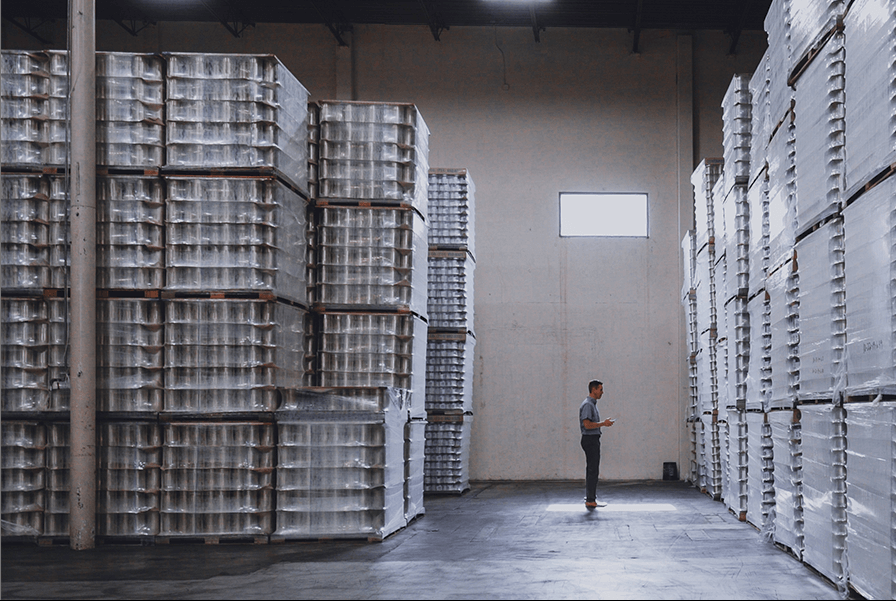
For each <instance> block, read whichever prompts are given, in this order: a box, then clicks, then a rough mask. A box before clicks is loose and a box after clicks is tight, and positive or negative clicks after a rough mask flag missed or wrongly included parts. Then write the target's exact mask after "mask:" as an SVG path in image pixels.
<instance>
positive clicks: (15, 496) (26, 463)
mask: <svg viewBox="0 0 896 601" xmlns="http://www.w3.org/2000/svg"><path fill="white" fill-rule="evenodd" d="M4 396H5V395H4ZM0 436H2V470H0V472H2V480H3V483H2V502H0V505H2V509H0V512H2V519H0V528H2V533H3V536H37V535H40V534H42V533H43V507H44V500H45V496H46V482H45V469H44V468H45V465H46V430H45V426H44V425H43V424H39V423H36V422H17V421H10V420H4V421H3V423H2V427H0Z"/></svg>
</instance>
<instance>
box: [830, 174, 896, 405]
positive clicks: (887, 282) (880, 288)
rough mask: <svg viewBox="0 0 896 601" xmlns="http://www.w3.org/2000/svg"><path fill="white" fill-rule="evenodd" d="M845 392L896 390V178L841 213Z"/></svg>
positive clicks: (862, 197) (867, 193)
mask: <svg viewBox="0 0 896 601" xmlns="http://www.w3.org/2000/svg"><path fill="white" fill-rule="evenodd" d="M843 220H844V225H843V227H844V231H845V240H844V246H845V248H844V262H845V267H844V268H845V272H846V273H845V289H846V299H847V301H846V324H847V327H846V371H847V392H849V393H850V394H861V393H865V394H877V393H879V392H882V391H885V390H888V389H889V391H890V393H891V394H892V392H893V389H894V388H896V302H894V299H896V286H894V281H896V178H893V177H890V178H888V179H886V180H884V181H883V182H881V183H880V184H879V185H877V186H876V187H874V188H872V189H870V190H868V191H867V192H865V193H864V194H863V195H862V196H860V197H858V199H856V201H855V202H854V203H852V204H851V205H850V206H848V207H846V209H844V210H843Z"/></svg>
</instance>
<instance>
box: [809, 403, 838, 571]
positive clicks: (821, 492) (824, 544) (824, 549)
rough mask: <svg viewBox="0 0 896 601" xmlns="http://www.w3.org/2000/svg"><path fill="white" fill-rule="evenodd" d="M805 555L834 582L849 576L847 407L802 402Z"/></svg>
mask: <svg viewBox="0 0 896 601" xmlns="http://www.w3.org/2000/svg"><path fill="white" fill-rule="evenodd" d="M799 409H800V414H801V418H800V422H801V424H802V437H801V441H802V460H803V522H804V530H803V531H804V545H805V550H804V552H803V561H805V562H806V563H808V564H809V565H810V566H812V567H813V568H815V569H816V570H818V571H819V572H820V573H821V574H822V575H824V576H825V577H826V578H828V579H829V580H831V581H832V582H835V583H838V582H839V583H841V584H843V582H842V581H841V579H842V578H843V577H844V576H845V566H844V564H843V561H844V552H845V549H846V537H847V511H846V503H847V489H846V471H847V466H846V461H847V456H846V411H845V410H844V409H843V407H838V406H835V405H832V404H830V403H826V404H817V405H808V404H802V405H800V406H799Z"/></svg>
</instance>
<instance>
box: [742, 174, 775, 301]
mask: <svg viewBox="0 0 896 601" xmlns="http://www.w3.org/2000/svg"><path fill="white" fill-rule="evenodd" d="M768 189H769V181H768V176H767V174H766V173H763V174H762V175H760V176H758V177H757V179H755V180H753V183H752V184H751V185H750V189H749V191H748V192H747V202H748V203H749V204H750V250H749V252H750V258H749V269H750V277H749V291H750V295H753V294H756V293H757V292H759V291H760V290H762V289H764V288H765V278H766V276H767V275H768V269H769V232H770V230H769V206H768Z"/></svg>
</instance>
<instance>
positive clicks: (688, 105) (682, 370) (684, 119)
mask: <svg viewBox="0 0 896 601" xmlns="http://www.w3.org/2000/svg"><path fill="white" fill-rule="evenodd" d="M676 45H677V53H676V60H675V65H676V68H675V84H676V94H675V95H676V102H675V104H676V111H677V118H676V122H677V128H678V132H677V135H676V140H677V146H678V148H677V149H676V150H677V155H678V237H677V238H676V240H678V242H679V243H680V242H681V240H682V238H684V233H685V232H686V231H687V230H689V229H691V228H693V227H694V190H693V186H692V185H691V174H692V173H693V171H694V167H695V165H694V50H693V45H694V41H693V38H692V37H691V36H690V35H679V36H677V43H676ZM679 252H680V250H679ZM683 269H684V267H683V262H682V261H681V260H679V261H678V270H679V278H678V281H679V282H683V281H684V272H683ZM676 340H677V341H678V342H677V343H676V344H675V350H676V356H677V357H679V369H678V407H679V410H678V424H679V426H678V427H679V444H678V449H679V460H678V465H680V466H684V465H689V462H690V445H689V439H690V437H689V435H688V427H689V424H688V423H687V409H688V404H689V398H690V397H689V394H688V347H687V345H686V344H684V341H685V340H687V323H686V320H685V316H684V311H683V310H679V311H678V336H677V338H676Z"/></svg>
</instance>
